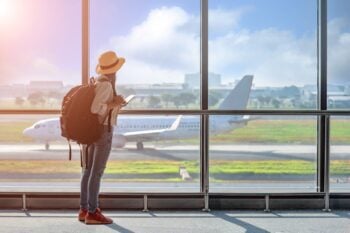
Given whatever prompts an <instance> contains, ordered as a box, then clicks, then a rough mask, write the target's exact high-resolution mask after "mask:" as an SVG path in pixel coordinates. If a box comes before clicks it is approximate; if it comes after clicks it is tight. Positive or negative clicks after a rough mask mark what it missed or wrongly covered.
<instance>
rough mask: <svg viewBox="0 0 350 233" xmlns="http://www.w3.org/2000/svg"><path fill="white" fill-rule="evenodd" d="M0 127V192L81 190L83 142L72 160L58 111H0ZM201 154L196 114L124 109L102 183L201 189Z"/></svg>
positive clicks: (117, 188)
mask: <svg viewBox="0 0 350 233" xmlns="http://www.w3.org/2000/svg"><path fill="white" fill-rule="evenodd" d="M0 127H1V131H0V161H1V163H0V174H1V176H0V192H11V191H45V192H79V190H80V178H81V167H80V152H79V147H78V146H77V145H75V144H73V145H72V146H73V154H72V155H73V158H72V161H69V160H68V155H69V152H68V144H67V141H66V140H65V139H64V138H61V137H60V135H61V132H60V127H59V121H58V118H57V116H52V115H30V116H23V115H14V116H10V115H6V116H0ZM128 133H129V135H127V134H128ZM130 134H131V135H130ZM137 142H139V146H140V142H143V147H144V148H143V149H141V148H139V149H138V148H137V147H136V144H137ZM45 144H46V146H45ZM199 158H200V156H199V117H198V116H182V117H179V116H126V115H120V116H119V117H118V127H117V128H115V131H114V137H113V145H112V152H111V154H110V157H109V160H108V163H107V168H106V170H105V173H104V176H103V181H102V184H101V185H102V186H101V188H102V191H103V192H199V191H200V188H199V179H200V175H199V170H200V167H199Z"/></svg>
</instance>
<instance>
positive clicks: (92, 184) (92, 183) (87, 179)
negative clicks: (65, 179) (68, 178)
mask: <svg viewBox="0 0 350 233" xmlns="http://www.w3.org/2000/svg"><path fill="white" fill-rule="evenodd" d="M112 137H113V127H111V130H110V132H108V126H103V133H102V135H101V137H100V138H99V139H98V140H97V141H96V142H95V143H93V144H92V145H90V146H89V147H88V153H87V157H85V158H86V161H87V166H85V167H84V166H83V168H82V178H81V186H80V208H83V209H88V211H89V212H90V213H94V212H95V210H96V208H98V206H99V202H98V194H99V192H100V183H101V178H102V175H103V172H104V170H105V168H106V163H107V160H108V157H109V154H110V152H111V147H112ZM84 151H85V150H84ZM83 156H86V155H84V153H83Z"/></svg>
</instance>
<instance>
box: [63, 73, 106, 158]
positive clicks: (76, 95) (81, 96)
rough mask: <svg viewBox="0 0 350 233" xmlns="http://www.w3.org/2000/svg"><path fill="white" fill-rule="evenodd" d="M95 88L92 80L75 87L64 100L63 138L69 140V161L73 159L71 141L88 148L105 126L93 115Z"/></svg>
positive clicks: (96, 115)
mask: <svg viewBox="0 0 350 233" xmlns="http://www.w3.org/2000/svg"><path fill="white" fill-rule="evenodd" d="M100 81H108V79H100ZM95 86H96V85H95V84H94V82H93V79H92V80H90V83H89V84H87V85H78V86H75V87H73V88H72V89H70V91H69V92H68V93H67V94H66V95H65V96H64V98H63V101H62V109H61V116H60V125H61V135H62V137H65V138H66V139H67V140H68V144H69V160H71V158H72V149H71V144H70V141H75V142H77V143H78V144H79V145H81V144H83V145H87V147H88V146H89V145H91V144H92V143H94V142H95V141H96V140H98V139H99V137H100V136H101V134H102V127H103V126H102V124H101V123H100V122H99V120H98V114H93V113H91V110H90V109H91V104H92V102H93V100H94V97H95ZM86 150H87V148H86ZM81 153H82V152H81Z"/></svg>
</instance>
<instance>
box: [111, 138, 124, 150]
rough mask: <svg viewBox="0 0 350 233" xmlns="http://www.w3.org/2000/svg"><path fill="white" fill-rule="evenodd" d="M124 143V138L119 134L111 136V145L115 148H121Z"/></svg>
mask: <svg viewBox="0 0 350 233" xmlns="http://www.w3.org/2000/svg"><path fill="white" fill-rule="evenodd" d="M125 144H126V138H125V137H124V136H121V135H117V136H114V137H113V141H112V146H113V147H116V148H123V147H124V146H125Z"/></svg>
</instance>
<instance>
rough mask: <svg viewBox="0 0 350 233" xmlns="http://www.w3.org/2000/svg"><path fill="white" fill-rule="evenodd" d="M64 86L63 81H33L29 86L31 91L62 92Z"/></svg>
mask: <svg viewBox="0 0 350 233" xmlns="http://www.w3.org/2000/svg"><path fill="white" fill-rule="evenodd" d="M63 88H64V86H63V82H62V81H31V82H30V83H29V86H28V91H29V93H33V92H44V93H48V92H60V91H62V89H63Z"/></svg>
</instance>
